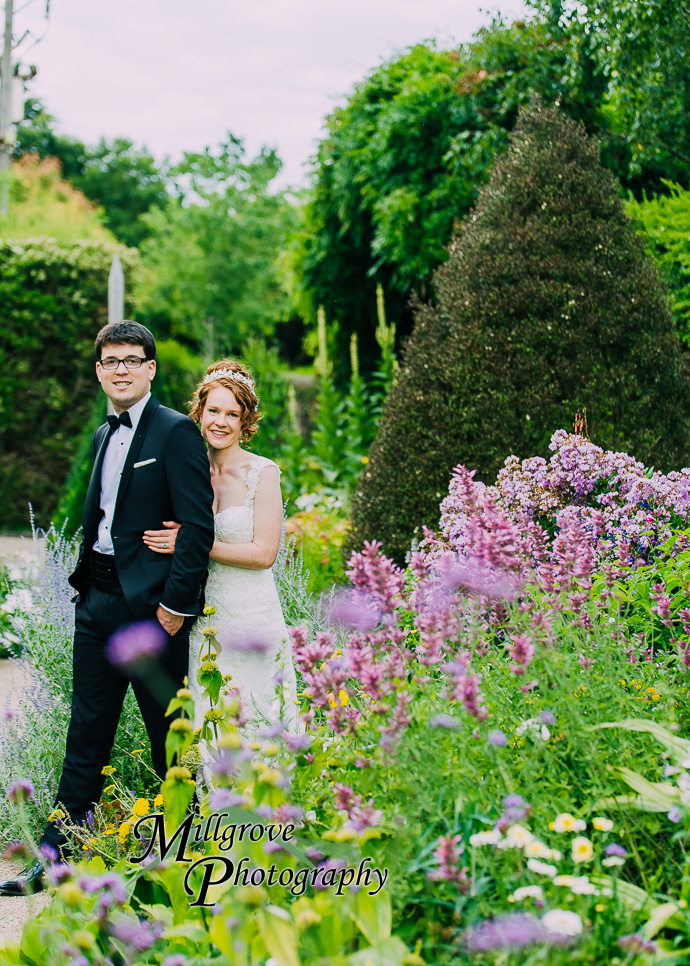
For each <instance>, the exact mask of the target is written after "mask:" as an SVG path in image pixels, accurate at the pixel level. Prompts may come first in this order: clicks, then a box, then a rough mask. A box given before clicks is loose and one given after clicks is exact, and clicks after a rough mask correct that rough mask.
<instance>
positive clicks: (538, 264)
mask: <svg viewBox="0 0 690 966" xmlns="http://www.w3.org/2000/svg"><path fill="white" fill-rule="evenodd" d="M435 290H436V300H435V302H434V303H430V304H426V305H423V304H420V303H418V304H417V310H416V323H415V329H414V333H413V335H412V337H411V339H410V341H409V344H408V346H407V350H406V353H405V356H404V359H403V362H402V363H401V367H400V372H399V376H398V380H397V383H396V385H395V386H394V388H393V390H392V392H391V394H390V395H389V397H388V401H387V404H386V408H385V410H384V414H383V417H382V420H381V423H380V428H379V433H378V436H377V439H376V442H375V444H374V446H373V448H372V451H371V454H370V463H369V464H368V466H367V467H366V468H365V470H364V473H363V474H362V476H361V478H360V482H359V486H358V489H357V492H356V494H355V497H354V500H353V507H352V509H353V525H354V537H353V543H354V544H355V545H361V543H362V541H363V540H365V539H369V540H370V539H373V538H379V539H382V540H383V543H384V549H385V552H386V553H389V554H393V555H394V556H395V557H396V558H398V559H402V558H404V555H405V553H406V551H407V550H408V549H409V547H410V543H411V541H412V539H413V537H414V536H415V534H417V535H420V528H421V526H422V524H426V525H428V526H435V525H436V524H437V521H438V514H439V510H438V507H439V502H440V499H441V497H442V495H443V494H445V493H446V492H447V489H448V481H449V479H450V475H451V470H452V468H453V467H454V466H455V465H456V464H458V463H464V464H465V465H466V466H468V467H469V468H470V469H476V470H477V471H478V472H479V476H480V478H483V479H485V480H491V479H493V478H494V477H495V474H496V472H497V470H498V469H499V467H500V465H501V463H502V462H503V460H504V459H505V458H506V457H507V456H508V455H509V454H511V453H517V454H525V453H527V454H533V453H541V454H542V455H546V454H547V445H548V441H549V438H550V436H551V434H552V433H553V431H554V430H555V429H557V428H559V427H567V426H569V425H571V423H572V419H573V416H574V414H575V412H576V411H577V410H580V409H584V408H586V410H587V418H588V422H589V429H590V432H591V436H592V438H593V440H594V441H595V442H596V443H598V444H600V445H602V446H604V447H605V448H609V449H614V450H625V451H628V452H632V453H633V454H634V455H635V456H636V457H638V458H640V459H642V460H644V461H645V462H647V463H651V464H653V465H654V466H656V467H659V468H665V469H668V468H670V467H673V466H676V467H678V466H680V465H682V461H683V460H685V459H686V458H687V444H688V421H689V416H690V409H689V407H690V402H689V394H688V372H687V367H686V363H685V360H684V358H683V355H682V352H681V345H680V342H679V339H678V336H677V334H676V332H675V330H674V326H673V321H672V318H671V314H670V311H669V307H668V298H667V294H666V291H665V289H664V286H663V284H662V283H661V281H660V279H659V277H658V274H657V271H656V269H655V267H654V264H653V262H652V260H651V259H650V258H649V257H648V256H647V255H646V254H645V252H644V249H643V245H642V241H641V239H640V238H639V237H638V235H637V234H636V231H635V226H634V224H633V222H632V221H631V220H630V219H629V218H628V217H627V216H626V214H625V211H624V208H623V202H622V199H621V197H620V191H619V188H618V185H617V183H616V182H615V179H614V178H613V176H612V175H611V174H610V173H609V172H607V171H605V170H604V169H603V168H602V166H601V164H600V162H599V158H598V150H597V146H596V144H595V143H594V142H593V141H592V140H590V139H589V138H588V137H587V136H586V134H585V132H584V130H583V129H582V127H581V126H578V125H577V124H576V123H575V122H574V121H572V120H571V119H569V118H567V117H566V116H564V115H563V114H562V113H559V112H558V111H557V110H555V109H546V108H544V107H542V106H541V105H540V104H538V103H537V104H536V105H535V106H534V107H532V108H531V109H530V110H527V111H525V112H524V113H523V114H522V116H521V120H520V122H519V124H518V127H517V130H516V132H515V133H514V134H513V136H512V138H511V144H510V148H509V150H508V151H507V152H506V153H505V154H503V155H502V156H501V157H500V158H499V159H498V160H497V161H496V164H495V166H494V169H493V173H492V176H491V180H490V182H489V183H488V185H486V186H485V187H484V188H483V189H482V191H481V193H480V197H479V201H478V204H477V207H476V209H475V210H474V213H473V215H472V217H471V218H470V219H468V220H467V221H466V223H465V224H464V226H463V227H462V229H461V230H460V231H459V233H458V234H457V235H456V236H455V238H454V240H453V243H452V245H451V247H450V257H449V260H448V261H447V262H446V264H444V265H442V266H441V267H440V268H439V269H438V270H437V272H436V275H435Z"/></svg>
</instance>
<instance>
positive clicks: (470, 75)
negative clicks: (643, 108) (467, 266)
mask: <svg viewBox="0 0 690 966" xmlns="http://www.w3.org/2000/svg"><path fill="white" fill-rule="evenodd" d="M565 61H566V54H565V51H564V49H563V45H562V43H561V42H560V39H559V40H558V41H557V40H555V39H554V38H553V37H552V33H551V29H550V27H549V25H548V24H543V23H538V22H533V23H530V24H525V23H524V22H517V23H515V24H513V25H512V26H509V27H508V26H505V25H504V24H503V23H502V22H500V21H497V22H495V23H494V24H492V25H491V27H490V28H488V29H486V30H483V31H481V32H480V34H479V35H478V37H477V39H476V41H475V42H474V43H472V44H470V45H467V46H464V47H461V48H460V49H459V50H453V51H439V50H437V49H436V48H435V47H433V46H427V45H418V46H416V47H414V48H413V49H411V50H410V51H408V52H407V53H405V54H404V55H403V56H398V57H396V58H395V59H393V60H391V61H390V62H388V63H385V64H383V65H382V66H381V67H379V68H378V69H377V70H375V71H374V72H373V73H372V74H370V75H369V76H368V77H367V78H366V79H365V80H364V81H363V82H362V83H361V84H359V85H358V86H357V87H356V89H355V91H354V94H353V95H352V96H351V98H350V99H349V101H348V103H347V104H346V105H345V106H344V107H342V108H339V109H337V110H336V111H334V113H333V114H332V115H331V116H330V117H329V118H328V120H327V125H328V134H327V137H326V138H325V139H324V141H323V142H322V143H321V145H320V146H319V149H318V153H317V156H316V158H315V161H314V188H313V194H312V197H311V200H310V202H309V204H308V206H307V211H306V216H305V225H304V228H303V231H302V236H301V241H300V245H299V248H298V249H297V251H296V254H295V262H296V266H297V272H298V274H299V275H300V276H301V277H302V279H303V281H302V285H303V298H302V303H301V307H302V310H303V312H305V314H307V315H308V316H309V317H311V318H312V319H315V316H316V307H317V306H318V305H320V304H323V305H324V306H325V308H326V311H327V314H328V316H329V318H331V319H333V320H335V321H339V322H340V328H341V335H340V342H341V344H340V346H339V353H338V355H339V357H340V358H342V359H346V358H347V347H348V344H349V339H350V334H351V332H353V331H355V332H357V333H358V336H359V344H360V350H361V352H362V358H363V362H364V364H365V366H366V367H367V368H371V365H372V363H373V360H374V358H375V356H376V347H375V342H374V330H375V327H376V297H375V291H376V284H377V282H380V283H382V284H383V287H384V289H385V291H386V295H387V299H388V307H389V315H390V317H391V319H392V320H393V321H395V322H397V324H398V332H399V334H402V335H405V334H407V333H409V328H410V318H409V315H408V309H407V302H408V299H409V296H410V294H411V293H412V291H413V290H417V291H419V292H421V293H422V294H423V293H424V292H425V291H426V290H427V284H428V281H429V279H430V277H431V273H432V271H433V270H434V269H435V268H436V266H437V265H438V264H439V263H440V262H442V261H444V260H445V258H446V254H445V246H446V245H447V244H448V242H449V240H450V237H451V235H452V233H453V230H454V229H455V228H457V225H458V224H459V221H460V220H461V219H462V218H463V217H464V216H465V215H466V214H467V212H468V211H469V209H470V207H471V206H472V204H473V203H474V202H475V200H476V197H477V192H478V190H479V187H480V186H481V184H482V183H483V182H484V180H485V179H486V176H487V172H488V170H489V168H490V165H491V162H492V159H493V157H494V153H495V152H496V150H497V149H501V148H503V147H505V145H506V143H507V138H508V134H509V132H510V131H511V130H512V128H513V126H514V124H515V120H516V117H517V112H518V108H519V107H520V105H522V104H526V103H529V100H530V98H531V97H532V94H533V92H534V91H537V92H539V93H541V94H542V95H543V97H544V98H545V99H546V100H547V101H548V102H550V103H553V102H554V101H555V100H556V99H557V98H559V97H560V98H561V100H562V102H563V103H564V105H566V106H568V107H569V109H570V99H569V97H568V91H567V88H566V86H565V84H564V65H565ZM588 96H589V95H588ZM588 110H589V107H588V106H587V104H586V103H585V104H584V105H581V104H580V102H579V101H578V99H577V96H576V97H575V98H574V106H573V113H576V115H577V116H578V117H582V116H584V115H586V114H587V112H588Z"/></svg>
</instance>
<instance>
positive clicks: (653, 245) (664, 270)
mask: <svg viewBox="0 0 690 966" xmlns="http://www.w3.org/2000/svg"><path fill="white" fill-rule="evenodd" d="M668 187H669V190H670V192H671V194H670V195H661V196H658V197H655V198H646V197H645V198H643V199H642V201H635V200H634V199H631V200H630V202H629V204H628V212H629V214H630V216H631V217H632V218H634V219H635V221H636V222H637V224H638V225H639V227H640V228H641V229H642V230H643V232H644V234H645V236H646V240H647V246H648V249H649V252H650V253H651V255H652V256H653V258H654V260H655V261H656V263H657V266H658V268H659V270H660V272H661V274H662V276H663V277H664V280H665V281H666V282H667V284H668V286H669V289H670V292H671V308H672V310H673V314H674V316H675V320H676V327H677V329H678V331H679V333H680V335H681V338H682V339H683V340H684V341H685V342H686V343H687V344H688V345H690V191H685V190H683V188H681V187H680V185H674V184H671V183H669V184H668Z"/></svg>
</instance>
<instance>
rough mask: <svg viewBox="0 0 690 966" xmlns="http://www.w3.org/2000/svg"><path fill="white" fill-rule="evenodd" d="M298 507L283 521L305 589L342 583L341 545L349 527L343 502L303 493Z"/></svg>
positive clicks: (323, 588)
mask: <svg viewBox="0 0 690 966" xmlns="http://www.w3.org/2000/svg"><path fill="white" fill-rule="evenodd" d="M297 505H298V507H300V509H299V510H298V512H297V513H294V514H293V515H292V516H291V517H290V518H289V519H288V520H287V522H286V531H287V533H288V535H289V536H291V537H294V539H295V546H294V549H295V551H296V552H297V553H299V554H301V562H302V565H303V567H304V570H305V572H306V574H307V575H308V576H307V582H306V589H307V592H308V593H311V594H320V593H329V592H330V590H331V589H332V587H333V585H334V584H344V583H345V572H344V568H343V561H342V547H343V544H344V542H345V539H346V537H347V534H348V532H349V529H350V524H349V520H348V518H347V515H346V513H345V509H344V507H343V505H342V502H341V501H340V500H338V498H337V497H335V496H329V495H327V494H305V495H304V496H302V497H301V498H300V499H299V500H298V503H297Z"/></svg>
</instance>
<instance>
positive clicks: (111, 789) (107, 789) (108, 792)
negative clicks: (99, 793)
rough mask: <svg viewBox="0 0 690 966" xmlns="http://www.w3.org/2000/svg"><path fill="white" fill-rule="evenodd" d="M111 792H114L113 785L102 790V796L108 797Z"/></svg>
mask: <svg viewBox="0 0 690 966" xmlns="http://www.w3.org/2000/svg"><path fill="white" fill-rule="evenodd" d="M113 791H115V786H114V785H106V786H105V788H104V789H103V794H104V795H110V793H111V792H113Z"/></svg>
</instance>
